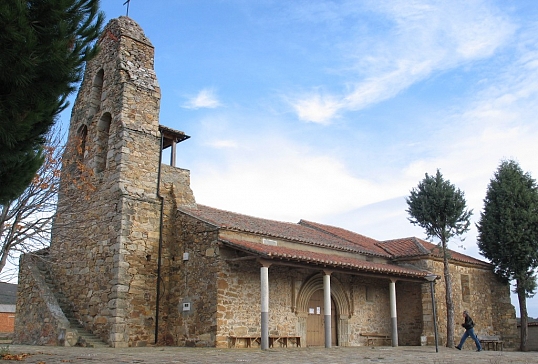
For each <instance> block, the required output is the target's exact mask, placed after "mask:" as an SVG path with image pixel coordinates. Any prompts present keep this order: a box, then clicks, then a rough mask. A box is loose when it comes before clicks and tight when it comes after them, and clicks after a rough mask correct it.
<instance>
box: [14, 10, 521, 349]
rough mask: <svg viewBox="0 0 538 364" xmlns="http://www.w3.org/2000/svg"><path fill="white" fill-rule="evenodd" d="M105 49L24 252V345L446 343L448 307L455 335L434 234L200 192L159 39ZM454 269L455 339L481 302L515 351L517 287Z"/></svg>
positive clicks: (489, 323) (118, 28)
mask: <svg viewBox="0 0 538 364" xmlns="http://www.w3.org/2000/svg"><path fill="white" fill-rule="evenodd" d="M99 46H100V48H101V51H100V53H99V55H98V56H97V57H96V58H95V59H94V60H92V61H91V62H89V63H88V64H87V67H86V71H85V77H84V80H83V82H82V85H81V87H80V91H79V93H78V96H77V98H76V101H75V103H74V106H73V110H72V116H71V122H70V127H69V136H68V143H67V145H68V146H67V147H66V152H65V155H64V163H63V169H62V182H61V189H60V193H59V196H58V213H57V216H56V218H55V221H54V227H53V234H52V240H51V244H50V247H49V248H47V249H45V250H42V251H39V252H37V253H34V254H25V255H24V256H22V258H21V261H20V271H19V290H18V301H17V317H16V324H15V325H16V328H15V339H14V343H26V344H41V345H82V346H97V345H107V346H110V347H115V348H118V347H135V346H145V345H155V344H156V345H170V346H209V347H218V348H226V347H260V348H262V349H266V348H269V347H274V346H287V347H297V346H302V347H306V346H325V347H331V346H366V345H376V346H377V345H393V346H398V345H434V336H435V335H434V327H435V325H434V317H436V322H437V327H438V335H439V345H445V344H446V303H445V298H444V292H445V281H444V278H443V263H442V256H441V254H440V252H439V250H438V248H437V246H436V245H434V244H431V243H429V242H427V241H424V240H421V239H418V238H414V237H411V238H403V239H394V240H390V241H378V240H375V239H372V238H368V237H366V236H363V235H360V234H357V233H354V232H351V231H348V230H345V229H341V228H338V227H334V226H328V225H323V224H319V223H316V222H312V221H304V220H301V221H299V222H298V223H288V222H279V221H272V220H267V219H263V218H257V217H252V216H246V215H242V214H238V213H233V212H229V211H223V210H220V209H217V208H214V207H209V206H203V205H200V204H197V203H196V201H195V198H194V195H193V193H192V191H191V188H190V172H189V171H188V170H185V169H181V168H177V167H175V166H174V165H175V155H176V145H177V144H178V143H180V142H182V141H184V140H186V139H188V138H189V136H187V135H186V134H185V133H184V132H182V131H177V130H173V129H170V128H168V127H165V126H163V125H160V124H159V105H160V98H161V95H160V89H159V84H158V82H157V77H156V74H155V71H154V48H153V46H152V44H151V42H150V40H149V39H148V38H147V37H146V36H145V35H144V32H143V31H142V29H141V28H140V27H139V26H138V24H136V23H135V22H134V21H133V20H132V19H130V18H128V17H120V18H117V19H113V20H112V21H110V22H109V24H108V25H107V26H106V28H105V30H104V32H103V34H102V36H101V38H100V40H99ZM163 150H167V152H168V150H170V153H169V154H170V163H169V164H168V163H162V160H163ZM450 270H451V275H452V285H453V287H452V289H453V299H454V306H455V307H454V308H455V318H456V332H455V336H456V338H457V339H459V337H460V335H461V333H460V332H459V331H458V329H459V328H460V326H459V325H457V323H458V319H459V318H460V312H461V311H463V310H464V309H468V310H470V311H471V315H472V316H473V318H474V320H475V322H476V325H477V326H476V330H477V333H478V334H483V335H485V334H497V335H500V336H501V337H502V339H503V340H504V344H505V347H508V348H509V347H514V345H515V342H516V341H517V327H516V319H515V310H514V307H513V306H512V304H511V302H510V287H509V286H508V285H506V284H503V283H500V282H499V281H498V280H497V279H496V276H495V275H494V274H493V269H492V266H491V265H490V264H488V263H486V262H483V261H480V260H478V259H475V258H472V257H470V256H466V255H463V254H460V253H457V252H451V256H450ZM432 277H433V278H432ZM428 279H435V286H434V285H433V284H430V282H429V281H428ZM432 287H435V290H434V292H435V302H436V309H437V315H436V316H434V310H433V309H432V307H433V306H432V302H433V300H432V296H431V288H432ZM468 345H470V344H469V343H468ZM290 350H292V349H290Z"/></svg>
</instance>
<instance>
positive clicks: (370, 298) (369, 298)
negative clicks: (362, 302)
mask: <svg viewBox="0 0 538 364" xmlns="http://www.w3.org/2000/svg"><path fill="white" fill-rule="evenodd" d="M366 302H374V290H373V289H372V288H371V287H369V286H366Z"/></svg>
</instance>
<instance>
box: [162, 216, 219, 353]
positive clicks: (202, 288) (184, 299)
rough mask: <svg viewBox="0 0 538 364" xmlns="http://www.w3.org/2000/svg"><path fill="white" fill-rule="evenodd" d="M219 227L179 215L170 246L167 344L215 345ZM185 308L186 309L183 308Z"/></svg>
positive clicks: (166, 278) (165, 306)
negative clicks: (173, 238) (173, 239)
mask: <svg viewBox="0 0 538 364" xmlns="http://www.w3.org/2000/svg"><path fill="white" fill-rule="evenodd" d="M217 236H218V230H217V229H216V227H214V226H212V225H210V224H207V223H205V222H202V221H199V220H197V219H194V218H192V217H190V216H188V215H186V214H183V213H180V212H177V215H176V224H175V239H176V240H175V241H174V242H173V243H172V244H169V245H167V247H166V250H167V252H166V254H167V256H168V257H169V267H168V271H167V273H165V278H164V279H165V281H166V285H165V288H166V292H167V293H166V297H167V299H166V303H165V304H163V315H166V325H165V328H164V330H165V334H163V335H165V339H166V340H165V341H166V342H168V343H170V344H171V345H179V346H215V340H216V337H215V335H216V327H217V298H216V296H217V274H218V272H219V271H220V269H221V265H222V262H221V258H220V256H219V246H218V244H217ZM185 305H186V307H184V306H185Z"/></svg>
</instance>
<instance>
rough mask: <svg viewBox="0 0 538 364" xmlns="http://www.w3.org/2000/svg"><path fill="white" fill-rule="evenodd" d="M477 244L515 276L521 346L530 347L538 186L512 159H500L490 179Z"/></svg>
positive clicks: (508, 276) (537, 259)
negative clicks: (529, 324) (530, 312)
mask: <svg viewBox="0 0 538 364" xmlns="http://www.w3.org/2000/svg"><path fill="white" fill-rule="evenodd" d="M477 228H478V248H479V249H480V252H481V254H482V255H483V256H485V257H486V258H488V259H489V260H490V261H491V262H492V264H493V265H494V266H495V272H496V273H497V274H498V275H499V276H500V277H501V278H502V279H503V280H505V281H506V282H508V281H510V280H515V282H516V288H515V293H517V296H518V301H519V309H520V312H521V343H520V349H521V350H522V351H526V349H527V322H528V315H527V303H526V298H527V297H532V296H534V294H535V292H536V277H535V274H534V272H535V269H536V268H537V267H538V188H537V186H536V181H535V180H534V179H532V177H531V175H530V174H529V173H524V172H523V170H522V169H521V168H520V166H519V164H518V163H517V162H515V161H513V160H508V161H503V162H501V164H500V166H499V168H498V169H497V171H496V172H495V174H494V177H493V178H492V179H491V181H490V183H489V186H488V190H487V193H486V198H485V199H484V210H483V211H482V212H481V214H480V221H479V223H478V224H477Z"/></svg>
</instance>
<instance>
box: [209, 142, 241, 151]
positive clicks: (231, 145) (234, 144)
mask: <svg viewBox="0 0 538 364" xmlns="http://www.w3.org/2000/svg"><path fill="white" fill-rule="evenodd" d="M206 145H208V146H210V147H212V148H216V149H224V148H237V147H238V145H237V142H236V141H234V140H214V141H211V142H208V143H206Z"/></svg>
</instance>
